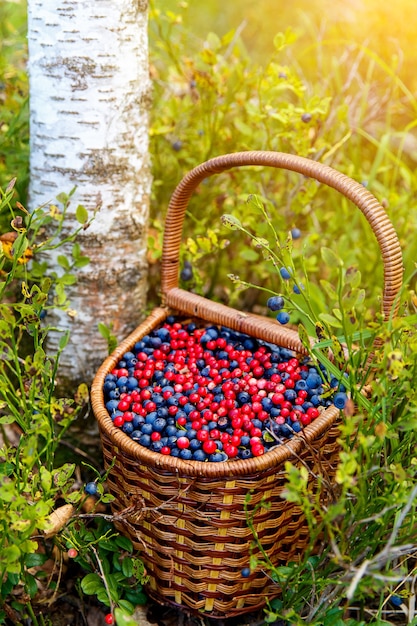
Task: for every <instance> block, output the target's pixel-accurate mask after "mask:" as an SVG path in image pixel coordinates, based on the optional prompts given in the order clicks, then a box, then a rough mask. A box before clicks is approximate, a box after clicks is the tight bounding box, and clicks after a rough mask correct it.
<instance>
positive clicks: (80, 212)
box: [75, 204, 88, 224]
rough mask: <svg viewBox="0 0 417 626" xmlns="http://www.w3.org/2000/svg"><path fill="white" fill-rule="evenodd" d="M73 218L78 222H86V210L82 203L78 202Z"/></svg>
mask: <svg viewBox="0 0 417 626" xmlns="http://www.w3.org/2000/svg"><path fill="white" fill-rule="evenodd" d="M75 218H76V220H77V222H79V223H80V224H85V223H86V222H87V220H88V211H87V209H86V208H85V207H84V206H83V205H82V204H79V205H78V206H77V208H76V211H75Z"/></svg>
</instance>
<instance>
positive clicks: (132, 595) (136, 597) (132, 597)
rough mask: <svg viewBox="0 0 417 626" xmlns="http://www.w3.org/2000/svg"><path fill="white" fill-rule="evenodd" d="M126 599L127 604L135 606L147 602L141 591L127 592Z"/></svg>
mask: <svg viewBox="0 0 417 626" xmlns="http://www.w3.org/2000/svg"><path fill="white" fill-rule="evenodd" d="M126 599H127V600H129V602H132V604H134V605H135V606H136V605H138V604H146V602H147V600H148V599H147V597H146V594H145V593H144V592H143V591H142V590H141V589H140V590H136V591H127V592H126Z"/></svg>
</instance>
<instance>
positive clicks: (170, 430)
mask: <svg viewBox="0 0 417 626" xmlns="http://www.w3.org/2000/svg"><path fill="white" fill-rule="evenodd" d="M165 433H166V435H167V437H176V436H177V434H178V431H177V427H176V426H175V425H174V424H168V425H167V427H166V428H165Z"/></svg>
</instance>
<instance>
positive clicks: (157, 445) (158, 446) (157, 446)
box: [151, 441, 164, 452]
mask: <svg viewBox="0 0 417 626" xmlns="http://www.w3.org/2000/svg"><path fill="white" fill-rule="evenodd" d="M163 445H164V444H163V443H162V441H152V443H151V450H152V451H153V452H161V450H162V448H163Z"/></svg>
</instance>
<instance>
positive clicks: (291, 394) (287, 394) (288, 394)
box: [284, 389, 297, 402]
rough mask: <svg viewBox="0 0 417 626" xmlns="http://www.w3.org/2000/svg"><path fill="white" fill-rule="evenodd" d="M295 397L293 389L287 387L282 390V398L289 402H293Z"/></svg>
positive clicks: (295, 393)
mask: <svg viewBox="0 0 417 626" xmlns="http://www.w3.org/2000/svg"><path fill="white" fill-rule="evenodd" d="M296 397H297V392H296V391H295V390H294V389H287V391H284V398H285V399H286V400H288V401H289V402H294V400H295V399H296Z"/></svg>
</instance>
